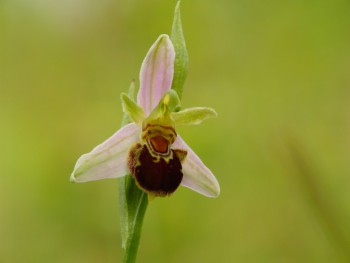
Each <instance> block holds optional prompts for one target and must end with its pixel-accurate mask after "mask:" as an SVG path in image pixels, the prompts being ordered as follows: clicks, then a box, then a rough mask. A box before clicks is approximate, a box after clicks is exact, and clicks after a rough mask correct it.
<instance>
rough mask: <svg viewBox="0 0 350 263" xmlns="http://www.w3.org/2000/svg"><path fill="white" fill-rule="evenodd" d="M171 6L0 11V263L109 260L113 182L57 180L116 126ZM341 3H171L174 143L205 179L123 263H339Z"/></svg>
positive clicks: (107, 1)
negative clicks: (176, 33)
mask: <svg viewBox="0 0 350 263" xmlns="http://www.w3.org/2000/svg"><path fill="white" fill-rule="evenodd" d="M175 4H176V1H175V0H171V1H161V0H147V1H141V0H129V1H121V0H101V1H94V0H64V1H54V0H30V1H28V0H2V1H1V2H0V52H1V53H0V120H1V123H0V262H4V263H7V262H11V263H12V262H16V263H17V262H65V263H66V262H67V263H69V262H74V263H76V262H78V263H79V262H82V263H83V262H84V263H85V262H121V260H122V250H121V248H120V245H121V240H120V233H119V230H120V228H119V211H118V192H117V189H118V188H117V184H118V183H117V180H104V181H96V182H90V183H86V184H71V183H70V182H69V176H70V173H71V171H72V169H73V167H74V164H75V161H76V160H77V158H78V157H79V156H80V155H81V154H83V153H86V152H88V151H90V150H91V149H92V148H93V147H94V146H96V145H97V144H99V143H100V142H102V141H103V140H105V139H106V138H107V137H109V136H110V135H111V134H113V133H114V132H115V131H116V129H118V128H119V125H120V122H121V118H122V112H121V106H120V100H119V94H120V93H121V92H123V91H126V90H127V89H128V86H129V83H130V81H131V79H132V78H134V77H136V78H137V77H138V73H139V69H140V65H141V62H142V60H143V58H144V56H145V54H146V52H147V50H148V48H149V47H150V46H151V44H152V43H153V42H154V41H155V39H156V38H157V37H158V35H159V34H161V33H170V29H171V23H172V15H173V9H174V7H175ZM349 18H350V2H349V1H345V0H332V1H331V0H328V1H324V0H321V1H304V0H303V1H302V0H296V1H295V0H293V1H291V0H289V1H257V0H249V1H236V0H220V1H214V2H212V1H211V2H210V1H200V0H191V1H186V0H183V1H182V21H183V27H184V33H185V37H186V41H187V47H188V51H189V56H190V71H189V75H188V79H187V82H186V85H185V89H184V94H183V106H184V107H191V106H210V107H213V108H215V109H216V110H217V111H218V113H219V118H218V119H214V120H209V121H207V122H205V123H204V124H202V125H201V126H196V127H183V128H182V127H181V129H179V130H178V132H179V133H180V134H181V135H182V136H183V137H184V138H185V140H186V141H187V142H188V143H189V144H190V145H191V146H192V148H193V149H194V150H195V151H196V152H197V153H198V155H199V156H200V157H201V158H202V159H203V161H204V162H205V163H206V164H207V165H208V167H210V169H211V170H212V171H213V172H214V174H215V175H216V176H217V178H218V180H219V182H220V185H221V191H222V193H221V196H220V197H219V198H218V199H209V198H205V197H203V196H201V195H199V194H197V193H195V192H193V191H190V190H188V189H187V188H183V187H181V188H180V189H179V190H178V191H177V192H176V193H175V194H174V195H173V196H171V197H169V198H163V199H159V198H158V199H156V200H154V201H153V202H152V203H151V205H150V206H149V208H148V211H147V214H146V217H145V222H144V228H143V235H142V238H141V245H140V249H139V255H138V262H145V263H146V262H154V263H162V262H169V263H175V262H203V263H204V262H244V263H245V262H248V263H250V262H252V263H253V262H254V263H255V262H321V263H322V262H350V190H349V188H350V70H349V68H350V31H349V29H350V19H349Z"/></svg>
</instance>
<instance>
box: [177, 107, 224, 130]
mask: <svg viewBox="0 0 350 263" xmlns="http://www.w3.org/2000/svg"><path fill="white" fill-rule="evenodd" d="M171 116H172V117H173V119H174V121H175V124H176V125H177V126H179V125H197V124H200V123H202V122H203V121H204V120H206V119H209V118H215V117H217V116H218V114H217V113H216V111H215V110H214V109H212V108H206V107H195V108H189V109H185V110H182V111H179V112H173V113H172V114H171Z"/></svg>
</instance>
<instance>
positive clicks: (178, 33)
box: [170, 1, 188, 99]
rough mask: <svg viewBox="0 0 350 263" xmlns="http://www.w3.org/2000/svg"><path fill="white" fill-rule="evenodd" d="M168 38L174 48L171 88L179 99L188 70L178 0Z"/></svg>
mask: <svg viewBox="0 0 350 263" xmlns="http://www.w3.org/2000/svg"><path fill="white" fill-rule="evenodd" d="M170 39H171V41H172V43H173V45H174V48H175V63H174V78H173V83H172V86H171V88H172V89H174V90H176V92H177V94H178V95H179V98H180V99H181V96H182V90H183V86H184V83H185V80H186V77H187V72H188V53H187V49H186V43H185V37H184V34H183V31H182V23H181V14H180V1H178V2H177V5H176V7H175V13H174V20H173V26H172V30H171V36H170Z"/></svg>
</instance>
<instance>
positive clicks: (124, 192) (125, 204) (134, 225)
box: [119, 83, 148, 263]
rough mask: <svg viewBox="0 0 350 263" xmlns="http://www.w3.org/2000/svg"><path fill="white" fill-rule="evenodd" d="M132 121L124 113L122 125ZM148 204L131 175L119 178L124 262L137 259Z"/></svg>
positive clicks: (132, 92) (131, 89)
mask: <svg viewBox="0 0 350 263" xmlns="http://www.w3.org/2000/svg"><path fill="white" fill-rule="evenodd" d="M134 89H135V85H134V83H132V84H131V85H130V88H129V92H128V95H129V97H128V98H130V99H131V100H132V99H133V97H134ZM129 122H131V119H130V118H129V117H128V114H124V118H123V122H122V126H124V125H126V124H128V123H129ZM147 206H148V198H147V194H146V193H144V192H143V191H142V190H140V189H139V188H138V187H137V185H136V183H135V180H134V178H133V177H132V176H131V175H127V176H124V177H122V178H120V180H119V209H120V229H121V238H122V248H123V249H124V250H125V255H124V262H125V263H133V262H135V260H136V255H137V250H138V246H139V243H140V237H141V230H142V223H143V218H144V215H145V213H146V210H147Z"/></svg>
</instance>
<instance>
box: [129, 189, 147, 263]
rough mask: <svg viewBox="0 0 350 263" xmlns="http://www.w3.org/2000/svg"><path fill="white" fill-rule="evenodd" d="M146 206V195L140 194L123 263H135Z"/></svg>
mask: <svg viewBox="0 0 350 263" xmlns="http://www.w3.org/2000/svg"><path fill="white" fill-rule="evenodd" d="M147 205H148V197H147V194H145V193H142V194H141V196H140V197H139V198H138V204H137V209H136V211H135V215H134V218H133V221H132V223H131V226H130V233H129V236H128V239H127V243H126V248H125V254H124V263H134V262H135V261H136V255H137V250H138V247H139V243H140V237H141V229H142V222H143V218H144V215H145V213H146V209H147Z"/></svg>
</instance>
